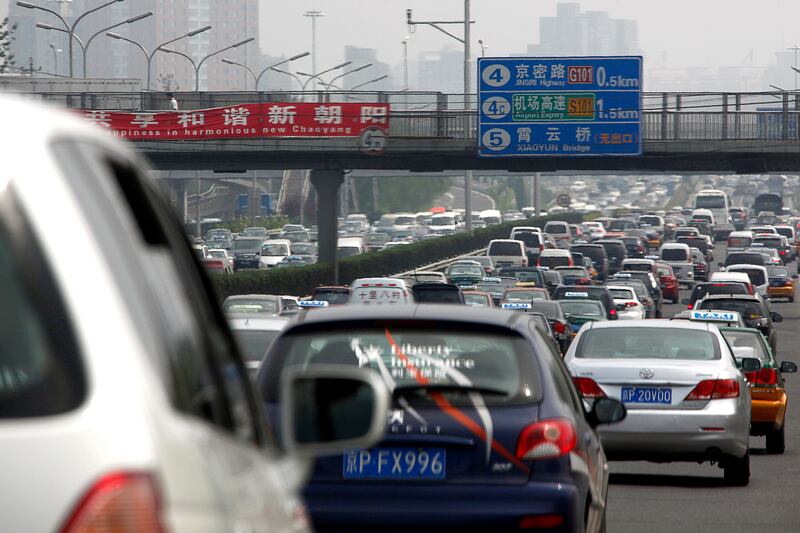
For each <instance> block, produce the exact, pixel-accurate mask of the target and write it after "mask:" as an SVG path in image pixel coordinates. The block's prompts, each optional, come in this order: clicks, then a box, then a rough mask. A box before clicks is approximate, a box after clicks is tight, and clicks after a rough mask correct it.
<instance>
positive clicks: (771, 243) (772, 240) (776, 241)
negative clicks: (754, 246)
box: [755, 237, 783, 250]
mask: <svg viewBox="0 0 800 533" xmlns="http://www.w3.org/2000/svg"><path fill="white" fill-rule="evenodd" d="M755 242H759V243H761V244H763V245H764V247H765V248H775V249H776V250H777V249H778V248H780V247H781V246H783V241H782V240H781V239H780V238H779V237H768V238H766V239H765V238H763V237H760V238H758V239H756V240H755Z"/></svg>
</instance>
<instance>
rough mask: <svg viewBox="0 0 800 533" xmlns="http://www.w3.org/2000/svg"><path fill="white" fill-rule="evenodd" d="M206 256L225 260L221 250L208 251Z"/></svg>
mask: <svg viewBox="0 0 800 533" xmlns="http://www.w3.org/2000/svg"><path fill="white" fill-rule="evenodd" d="M208 255H209V257H213V258H214V259H225V257H226V256H225V252H224V251H222V250H209V252H208Z"/></svg>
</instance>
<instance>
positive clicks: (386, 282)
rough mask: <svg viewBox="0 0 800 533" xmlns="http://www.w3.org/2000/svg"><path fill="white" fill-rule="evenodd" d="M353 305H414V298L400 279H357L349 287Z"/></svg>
mask: <svg viewBox="0 0 800 533" xmlns="http://www.w3.org/2000/svg"><path fill="white" fill-rule="evenodd" d="M349 303H351V304H355V305H400V304H412V303H414V296H413V295H412V293H411V289H409V288H408V285H406V282H405V281H403V280H402V279H400V278H359V279H357V280H355V281H354V282H353V283H352V285H350V301H349Z"/></svg>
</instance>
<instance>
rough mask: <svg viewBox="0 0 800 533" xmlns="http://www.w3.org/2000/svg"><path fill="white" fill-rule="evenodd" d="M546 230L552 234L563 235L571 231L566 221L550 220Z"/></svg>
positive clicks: (545, 227)
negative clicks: (552, 221) (553, 221)
mask: <svg viewBox="0 0 800 533" xmlns="http://www.w3.org/2000/svg"><path fill="white" fill-rule="evenodd" d="M544 232H545V233H550V234H551V235H563V234H564V233H569V226H567V224H566V223H564V222H555V223H551V222H548V223H547V224H545V226H544Z"/></svg>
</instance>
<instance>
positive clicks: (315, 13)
mask: <svg viewBox="0 0 800 533" xmlns="http://www.w3.org/2000/svg"><path fill="white" fill-rule="evenodd" d="M303 16H304V17H309V18H310V19H311V72H316V71H317V19H318V18H320V17H324V16H325V13H323V12H322V11H306V12H305V13H303ZM313 90H315V91H316V90H317V84H316V82H314V85H313Z"/></svg>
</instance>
